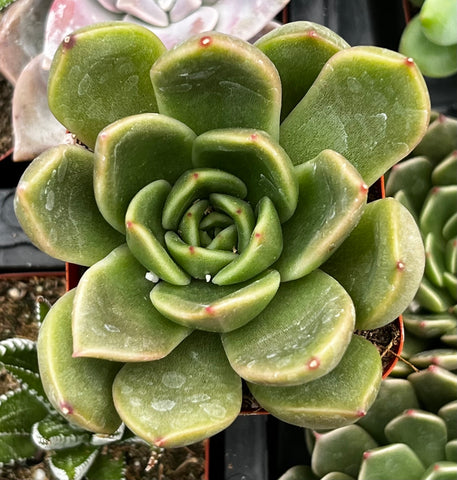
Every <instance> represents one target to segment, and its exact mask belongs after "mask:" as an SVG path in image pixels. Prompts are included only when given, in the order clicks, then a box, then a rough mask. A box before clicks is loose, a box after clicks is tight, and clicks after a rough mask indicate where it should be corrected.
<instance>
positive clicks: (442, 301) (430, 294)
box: [414, 277, 453, 313]
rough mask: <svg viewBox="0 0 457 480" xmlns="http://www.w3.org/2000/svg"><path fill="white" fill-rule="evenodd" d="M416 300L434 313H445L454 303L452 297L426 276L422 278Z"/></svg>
mask: <svg viewBox="0 0 457 480" xmlns="http://www.w3.org/2000/svg"><path fill="white" fill-rule="evenodd" d="M414 301H415V302H417V303H418V304H419V305H420V306H421V307H424V308H426V309H427V310H430V311H431V312H434V313H445V312H447V311H448V309H449V307H451V306H452V304H453V301H452V297H451V296H450V295H449V294H448V293H447V292H446V291H445V290H443V289H442V288H439V287H436V286H435V285H433V283H432V282H430V280H428V279H427V278H426V277H424V278H423V279H422V281H421V283H420V286H419V290H418V291H417V293H416V296H415V297H414Z"/></svg>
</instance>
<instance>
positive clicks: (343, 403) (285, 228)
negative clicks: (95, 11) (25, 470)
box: [15, 22, 429, 446]
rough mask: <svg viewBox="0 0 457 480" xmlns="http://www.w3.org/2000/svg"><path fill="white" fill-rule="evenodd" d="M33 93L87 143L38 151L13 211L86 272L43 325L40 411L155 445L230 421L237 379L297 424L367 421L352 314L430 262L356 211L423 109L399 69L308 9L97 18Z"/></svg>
mask: <svg viewBox="0 0 457 480" xmlns="http://www.w3.org/2000/svg"><path fill="white" fill-rule="evenodd" d="M48 93H49V104H50V107H51V109H52V111H53V113H54V115H55V116H56V117H57V118H58V119H59V120H60V121H61V122H62V123H63V124H64V125H65V126H66V127H67V128H68V129H69V130H70V131H71V132H72V133H73V134H74V135H75V136H76V137H77V138H78V139H79V140H80V141H81V142H82V143H84V144H85V146H86V147H87V148H85V147H83V146H80V145H61V146H58V147H55V148H53V149H51V150H48V151H47V152H45V153H43V154H42V155H40V157H38V158H37V159H36V160H35V161H34V162H33V163H32V164H31V165H30V166H29V168H28V169H27V171H26V172H25V173H24V175H23V177H22V179H21V181H20V183H19V185H18V188H17V194H16V203H15V206H16V214H17V217H18V219H19V221H20V223H21V225H22V226H23V228H24V230H25V231H26V233H27V234H28V235H29V236H30V238H31V239H32V240H33V241H34V243H35V244H36V245H38V246H39V247H40V248H41V249H43V250H44V251H46V252H47V253H49V254H50V255H53V256H56V257H58V258H61V259H63V260H65V261H68V262H74V263H78V264H82V265H86V266H89V267H90V268H89V269H88V270H87V271H86V272H85V274H84V275H83V277H82V278H81V281H80V282H79V285H78V287H77V288H76V289H74V290H72V291H70V292H69V293H67V294H66V295H65V296H64V297H63V298H62V299H60V300H59V301H58V302H57V303H56V304H55V305H54V307H53V308H52V309H51V311H50V312H49V314H48V316H47V318H46V321H45V322H44V325H43V327H42V328H41V331H40V337H39V341H38V356H39V363H40V371H41V376H42V379H43V382H44V385H45V389H46V392H47V394H48V396H49V398H50V400H51V402H52V404H53V405H54V407H55V408H56V409H57V410H59V411H60V412H61V413H62V414H63V415H64V416H66V417H67V418H69V419H70V420H71V421H73V422H75V423H77V424H78V425H80V426H82V427H84V428H87V429H89V430H92V431H96V432H103V433H106V434H110V433H112V432H114V431H116V430H117V429H118V428H119V425H120V424H121V422H122V421H123V422H125V424H126V425H127V426H128V427H129V428H130V429H131V430H132V431H134V432H135V433H136V434H138V435H139V436H141V437H143V438H144V439H146V440H147V441H148V442H150V443H153V444H155V445H158V446H178V445H184V444H187V443H191V442H195V441H197V440H199V439H202V438H205V437H207V436H210V435H212V434H214V433H216V432H218V431H220V430H221V429H223V428H225V427H226V426H227V425H229V424H230V423H231V422H232V421H233V420H234V419H235V418H236V416H237V415H238V413H239V412H240V407H241V400H242V389H241V386H242V383H241V379H244V380H246V382H247V383H248V386H249V388H250V390H251V392H252V394H253V395H254V397H255V399H256V401H257V402H259V403H260V405H261V406H263V407H264V408H265V409H267V410H268V411H269V412H270V413H272V414H273V415H276V416H277V417H279V418H281V419H284V420H286V421H289V422H291V423H295V424H298V425H302V426H305V425H307V426H312V427H315V428H330V427H336V426H340V425H344V424H347V423H352V422H355V421H356V420H357V419H358V418H360V416H362V415H364V414H365V412H366V410H367V409H368V408H369V406H370V404H371V403H372V402H373V401H374V398H375V396H376V393H377V390H378V388H379V385H380V382H381V373H382V372H381V370H382V368H381V361H380V356H379V354H378V352H377V350H376V348H375V347H374V346H373V345H372V344H371V343H370V342H369V341H367V340H366V339H364V338H362V337H360V336H358V335H354V334H353V332H354V329H355V328H357V329H374V328H377V327H380V326H383V325H385V324H387V323H389V322H391V321H392V320H394V319H395V318H396V317H397V316H398V315H399V314H400V313H401V312H402V311H403V310H404V309H405V308H406V306H407V305H408V304H409V303H410V301H411V300H412V298H413V296H414V294H415V292H416V290H417V288H418V285H419V282H420V279H421V277H422V273H423V263H424V253H423V245H422V241H421V238H420V233H419V231H418V229H417V226H416V224H415V222H414V219H413V218H412V216H411V215H410V213H409V212H408V211H407V209H406V208H405V207H403V206H402V205H401V203H400V202H398V201H396V200H394V199H380V200H377V201H375V202H372V203H369V204H368V205H367V204H366V199H367V192H368V187H369V186H370V185H372V184H373V183H374V182H375V181H376V180H377V179H378V178H379V177H380V176H381V175H382V174H383V173H384V172H385V171H386V170H387V169H388V168H390V167H391V166H392V165H393V164H395V163H396V162H397V161H399V160H400V159H401V158H403V157H404V156H406V155H407V154H408V153H409V152H410V151H411V149H412V148H414V146H415V145H416V144H417V143H418V142H419V141H420V139H421V137H422V135H423V133H424V131H425V128H426V126H427V124H428V119H429V98H428V94H427V90H426V88H425V84H424V81H423V78H422V76H421V74H420V72H419V70H418V69H417V67H416V66H415V64H414V62H412V61H411V60H410V59H407V58H405V57H403V56H402V55H400V54H398V53H395V52H391V51H388V50H385V49H380V48H376V47H353V48H351V47H349V46H348V45H347V44H346V42H345V41H344V40H343V39H341V38H340V37H338V36H337V35H336V34H335V33H333V32H331V31H330V30H328V29H327V28H325V27H322V26H320V25H316V24H312V23H308V22H298V23H293V24H289V25H285V26H283V27H281V28H278V29H277V30H275V31H273V32H271V33H270V34H268V35H266V36H265V37H263V38H261V39H260V40H259V41H258V42H257V43H256V45H251V44H248V43H246V42H244V41H242V40H240V39H237V38H235V37H231V36H228V35H224V34H221V33H215V32H211V33H206V34H202V35H198V36H196V37H193V38H191V39H189V40H188V41H186V42H184V43H182V44H181V45H178V46H177V47H175V48H173V49H172V50H169V51H165V48H164V47H163V45H162V44H161V43H160V41H159V40H158V39H157V37H155V36H154V35H153V34H152V33H151V32H149V31H147V30H145V29H143V28H141V27H138V26H135V25H130V24H127V23H125V22H122V23H108V24H99V25H95V26H91V27H87V28H83V29H81V30H79V31H77V32H75V33H73V34H71V35H69V36H67V37H66V38H65V39H64V41H63V43H62V45H61V46H60V48H59V49H58V51H57V52H56V55H55V58H54V61H53V64H52V67H51V71H50V80H49V86H48ZM316 411H317V412H319V413H318V414H316Z"/></svg>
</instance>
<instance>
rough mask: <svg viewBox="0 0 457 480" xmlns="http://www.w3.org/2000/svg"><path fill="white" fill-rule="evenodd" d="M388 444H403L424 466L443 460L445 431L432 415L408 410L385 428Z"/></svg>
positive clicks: (444, 425)
mask: <svg viewBox="0 0 457 480" xmlns="http://www.w3.org/2000/svg"><path fill="white" fill-rule="evenodd" d="M385 434H386V437H387V440H388V441H389V442H390V443H404V444H405V445H408V446H409V448H411V450H412V451H413V452H414V453H415V454H416V455H417V457H418V458H419V459H420V460H421V462H422V463H423V464H424V465H430V464H431V463H434V462H439V461H441V460H445V453H444V447H445V445H446V443H447V430H446V424H445V423H444V421H443V420H442V419H441V418H439V417H438V416H436V415H433V414H432V413H429V412H425V411H422V410H415V409H408V410H407V411H406V412H405V413H403V414H402V415H399V416H397V417H395V418H394V419H393V420H391V421H390V422H389V423H388V424H387V425H386V427H385Z"/></svg>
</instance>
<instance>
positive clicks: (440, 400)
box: [408, 365, 457, 412]
mask: <svg viewBox="0 0 457 480" xmlns="http://www.w3.org/2000/svg"><path fill="white" fill-rule="evenodd" d="M408 380H409V381H410V382H411V383H412V384H413V387H414V390H415V391H416V395H417V397H418V399H419V400H420V402H421V403H422V404H423V405H425V406H426V407H427V410H429V411H431V412H437V411H438V410H439V409H440V408H441V407H442V406H443V405H446V404H447V403H449V402H452V401H453V400H455V399H456V398H457V376H456V375H454V374H453V373H451V372H449V371H448V370H446V369H444V368H441V367H438V366H436V365H431V366H430V367H428V368H427V369H426V370H421V371H419V372H414V373H411V375H409V376H408Z"/></svg>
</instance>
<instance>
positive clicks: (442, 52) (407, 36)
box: [398, 15, 457, 78]
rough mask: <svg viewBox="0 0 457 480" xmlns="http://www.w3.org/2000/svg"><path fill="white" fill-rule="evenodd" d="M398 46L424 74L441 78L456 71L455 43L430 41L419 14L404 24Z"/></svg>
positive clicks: (456, 53) (456, 45) (456, 49)
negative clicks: (447, 43) (439, 43)
mask: <svg viewBox="0 0 457 480" xmlns="http://www.w3.org/2000/svg"><path fill="white" fill-rule="evenodd" d="M398 48H399V51H400V52H401V53H402V54H403V55H406V56H408V57H412V58H414V60H415V62H416V63H417V66H418V67H419V68H420V69H421V72H422V73H423V74H424V75H427V76H429V77H437V78H441V77H448V76H450V75H452V74H453V73H455V72H457V60H456V56H457V44H454V45H438V44H436V43H433V42H431V41H430V40H429V39H428V38H427V36H426V35H425V33H424V31H423V29H422V24H421V21H420V17H419V15H416V16H415V17H414V18H412V19H411V21H410V22H409V23H408V25H407V26H406V28H405V30H404V31H403V34H402V36H401V40H400V45H399V47H398Z"/></svg>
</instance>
